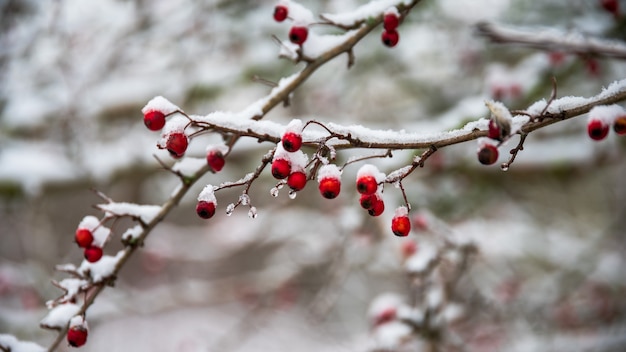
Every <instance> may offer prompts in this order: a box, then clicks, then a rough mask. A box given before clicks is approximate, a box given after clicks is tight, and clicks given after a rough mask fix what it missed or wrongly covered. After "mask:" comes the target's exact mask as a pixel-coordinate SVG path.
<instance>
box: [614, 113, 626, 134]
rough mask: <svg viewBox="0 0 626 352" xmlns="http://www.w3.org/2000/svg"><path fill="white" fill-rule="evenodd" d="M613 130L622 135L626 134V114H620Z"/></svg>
mask: <svg viewBox="0 0 626 352" xmlns="http://www.w3.org/2000/svg"><path fill="white" fill-rule="evenodd" d="M613 131H615V133H617V134H619V135H620V136H622V135H625V134H626V115H623V116H620V117H618V118H616V119H615V121H614V122H613Z"/></svg>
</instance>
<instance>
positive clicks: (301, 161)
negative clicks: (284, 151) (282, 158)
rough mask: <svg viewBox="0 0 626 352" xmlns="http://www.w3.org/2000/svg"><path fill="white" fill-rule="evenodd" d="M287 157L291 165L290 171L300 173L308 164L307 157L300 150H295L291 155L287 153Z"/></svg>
mask: <svg viewBox="0 0 626 352" xmlns="http://www.w3.org/2000/svg"><path fill="white" fill-rule="evenodd" d="M287 157H288V158H289V162H290V163H291V171H292V172H295V171H302V172H304V169H305V167H306V165H307V164H308V162H309V157H308V155H306V154H305V153H304V152H303V151H302V150H301V149H300V150H297V151H295V152H293V153H288V155H287Z"/></svg>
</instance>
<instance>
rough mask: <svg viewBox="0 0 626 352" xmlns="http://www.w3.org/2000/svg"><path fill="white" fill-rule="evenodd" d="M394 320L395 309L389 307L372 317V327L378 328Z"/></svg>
mask: <svg viewBox="0 0 626 352" xmlns="http://www.w3.org/2000/svg"><path fill="white" fill-rule="evenodd" d="M394 319H396V308H395V307H389V308H386V309H385V310H383V311H382V312H380V313H378V314H376V316H375V317H374V326H379V325H382V324H385V323H388V322H390V321H392V320H394Z"/></svg>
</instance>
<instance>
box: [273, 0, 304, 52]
mask: <svg viewBox="0 0 626 352" xmlns="http://www.w3.org/2000/svg"><path fill="white" fill-rule="evenodd" d="M288 16H289V8H288V7H287V5H286V4H278V5H276V6H275V7H274V20H275V21H276V22H283V21H284V20H286V19H287V17H288ZM308 37H309V28H308V27H307V26H305V25H301V24H296V25H294V26H292V27H291V29H290V30H289V40H290V41H291V42H292V43H294V44H298V45H302V44H304V42H305V41H306V40H307V38H308Z"/></svg>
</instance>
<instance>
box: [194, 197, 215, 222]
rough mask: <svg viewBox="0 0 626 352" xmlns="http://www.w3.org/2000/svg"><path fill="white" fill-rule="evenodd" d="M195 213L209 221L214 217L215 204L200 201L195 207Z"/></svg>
mask: <svg viewBox="0 0 626 352" xmlns="http://www.w3.org/2000/svg"><path fill="white" fill-rule="evenodd" d="M196 213H197V214H198V216H199V217H201V218H203V219H210V218H211V217H213V215H215V203H213V202H207V201H205V200H201V201H199V202H198V204H197V205H196Z"/></svg>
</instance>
